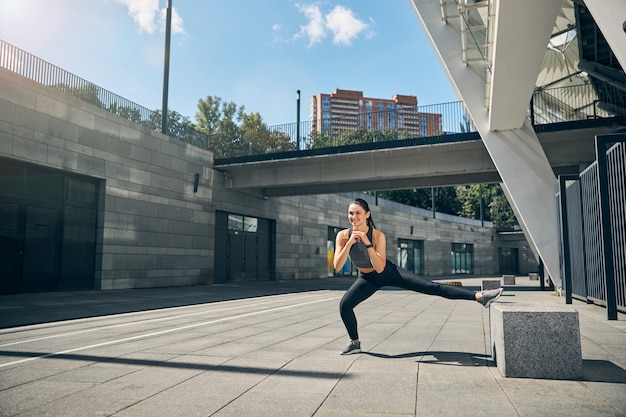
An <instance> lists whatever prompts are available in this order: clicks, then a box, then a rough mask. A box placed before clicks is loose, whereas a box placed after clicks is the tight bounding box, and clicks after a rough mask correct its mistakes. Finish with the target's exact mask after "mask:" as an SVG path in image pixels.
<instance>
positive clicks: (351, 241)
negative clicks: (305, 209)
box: [333, 198, 502, 355]
mask: <svg viewBox="0 0 626 417" xmlns="http://www.w3.org/2000/svg"><path fill="white" fill-rule="evenodd" d="M348 221H349V222H350V224H351V225H352V227H351V228H349V229H344V230H342V231H340V232H339V233H337V238H336V240H335V256H334V259H333V266H334V268H335V270H339V269H341V268H342V267H343V266H344V265H345V263H346V261H347V259H348V255H349V256H350V260H351V261H352V263H353V264H354V266H355V267H356V268H357V270H358V271H359V274H358V276H357V278H356V280H355V281H354V283H353V284H352V285H351V286H350V288H349V289H348V291H346V293H345V294H344V295H343V298H342V299H341V302H340V304H339V310H340V313H341V319H342V320H343V323H344V325H345V326H346V330H347V331H348V336H349V337H350V342H348V344H347V345H346V347H345V348H344V349H343V350H342V351H341V354H342V355H347V354H352V353H359V352H361V342H360V340H359V334H358V330H357V321H356V316H355V315H354V308H355V307H356V306H357V305H358V304H360V303H361V302H362V301H365V300H366V299H368V298H369V297H370V296H371V295H372V294H374V293H375V292H376V291H378V290H379V289H380V288H382V287H384V286H388V285H390V286H394V287H400V288H405V289H407V290H413V291H417V292H421V293H424V294H430V295H438V296H441V297H445V298H449V299H454V300H474V301H477V302H479V303H481V304H482V305H483V306H485V307H489V305H490V304H491V303H492V302H493V301H495V300H496V299H497V298H498V297H500V295H501V294H502V288H498V289H495V290H485V291H478V292H476V291H471V290H468V289H467V288H463V287H457V286H454V285H445V284H440V283H437V282H433V281H431V280H428V279H425V278H422V277H419V276H417V275H415V274H413V273H411V272H409V271H407V270H404V269H402V268H398V267H397V266H396V265H394V264H393V262H391V261H390V260H388V259H387V251H386V244H387V241H386V238H385V234H384V233H383V232H381V231H380V230H378V229H376V226H375V225H374V220H373V219H372V213H371V212H370V209H369V205H368V204H367V201H365V200H363V199H361V198H357V199H355V200H352V201H350V203H349V205H348Z"/></svg>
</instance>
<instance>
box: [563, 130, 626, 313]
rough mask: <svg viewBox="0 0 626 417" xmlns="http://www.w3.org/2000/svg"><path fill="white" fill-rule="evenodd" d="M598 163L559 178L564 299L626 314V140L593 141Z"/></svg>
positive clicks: (602, 138)
mask: <svg viewBox="0 0 626 417" xmlns="http://www.w3.org/2000/svg"><path fill="white" fill-rule="evenodd" d="M596 154H597V155H598V160H596V161H595V162H594V163H593V164H591V165H590V166H589V167H588V168H587V169H585V170H584V171H583V172H582V173H581V174H580V175H571V176H561V177H559V183H560V192H559V194H558V195H557V197H558V199H559V203H560V207H561V213H560V218H561V222H560V223H561V254H562V257H561V260H562V266H563V268H562V269H563V271H564V278H565V279H564V286H565V288H564V289H565V292H566V298H567V299H568V302H571V298H572V297H575V298H579V299H582V300H585V301H591V302H594V303H597V304H600V305H604V306H606V309H607V318H609V319H612V320H616V319H617V311H621V312H626V232H625V230H626V229H625V228H626V203H625V202H626V134H613V135H604V136H598V137H596Z"/></svg>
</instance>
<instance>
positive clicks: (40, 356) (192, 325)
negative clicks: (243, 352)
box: [0, 297, 339, 368]
mask: <svg viewBox="0 0 626 417" xmlns="http://www.w3.org/2000/svg"><path fill="white" fill-rule="evenodd" d="M337 298H339V297H330V298H324V299H321V300H314V301H307V302H304V303H297V304H290V305H287V306H281V307H274V308H269V309H266V310H259V311H253V312H251V313H244V314H238V315H235V316H228V317H222V318H220V319H215V320H210V321H205V322H202V323H194V324H189V325H186V326H182V327H176V328H173V329H167V330H161V331H158V332H153V333H148V334H143V335H138V336H132V337H126V338H123V339H117V340H110V341H108V342H102V343H96V344H94V345H89V346H81V347H77V348H74V349H67V350H63V351H59V352H53V353H47V354H45V355H39V356H33V357H31V358H26V359H20V360H17V361H13V362H7V363H3V364H0V368H4V367H7V366H12V365H19V364H21V363H25V362H30V361H34V360H37V359H43V358H49V357H51V356H58V355H64V354H67V353H73V352H79V351H81V350H86V349H93V348H98V347H102V346H108V345H113V344H116V343H124V342H129V341H131V340H137V339H143V338H148V337H153V336H160V335H163V334H167V333H172V332H177V331H181V330H186V329H190V328H194V327H201V326H206V325H209V324H215V323H219V322H222V321H228V320H236V319H241V318H244V317H250V316H257V315H259V314H265V313H271V312H274V311H280V310H287V309H290V308H295V307H301V306H304V305H308V304H315V303H321V302H325V301H330V300H336V299H337Z"/></svg>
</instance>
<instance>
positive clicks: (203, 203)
mask: <svg viewBox="0 0 626 417" xmlns="http://www.w3.org/2000/svg"><path fill="white" fill-rule="evenodd" d="M0 156H3V157H7V158H11V159H14V160H18V161H23V162H29V163H34V164H38V165H42V166H46V167H50V168H57V169H60V170H63V171H66V172H70V173H76V174H82V175H88V176H90V177H94V178H98V179H100V183H101V188H100V211H99V219H98V220H99V223H98V234H99V241H98V249H97V260H96V269H97V270H96V277H95V278H96V285H95V287H96V288H98V289H119V288H142V287H162V286H179V285H191V284H204V283H211V282H213V280H214V277H213V268H214V258H213V256H214V248H215V245H216V244H220V243H219V242H217V243H216V242H215V241H214V240H215V239H214V234H215V211H216V210H223V211H228V212H233V213H238V214H243V215H248V216H254V217H263V218H269V219H274V220H276V242H277V246H276V279H279V280H285V279H311V278H320V277H324V276H326V270H327V253H326V243H327V233H328V231H327V230H328V226H333V227H347V226H348V220H347V203H348V201H349V198H348V197H346V196H340V195H334V194H330V195H317V196H298V197H280V198H269V199H267V198H263V197H261V196H256V195H253V194H249V193H242V192H238V191H233V190H230V189H228V187H227V179H225V178H224V176H223V173H222V172H220V171H217V170H214V169H213V167H212V154H211V153H210V152H208V151H204V150H202V149H199V148H196V147H194V146H191V145H187V144H185V143H182V142H180V141H178V140H176V139H173V138H169V137H167V136H165V135H161V134H159V133H156V132H153V131H152V130H150V129H148V128H145V127H142V126H140V125H137V124H135V123H130V122H128V121H126V120H125V119H122V118H119V117H117V116H115V115H113V114H111V113H109V112H106V111H104V110H102V109H99V108H97V107H94V106H91V105H89V104H87V103H85V102H82V101H80V100H77V99H74V98H73V97H70V96H68V95H65V94H63V93H60V92H58V91H56V90H53V89H50V88H47V87H43V86H41V85H39V84H37V83H34V82H32V81H30V80H27V79H25V78H22V77H19V76H17V75H15V74H13V73H11V72H8V71H6V70H3V69H0ZM196 173H199V174H200V184H199V188H198V191H197V192H196V193H194V191H193V182H194V174H196ZM370 206H371V209H372V212H373V216H374V219H375V221H376V223H377V225H378V226H379V227H380V228H381V230H383V231H384V232H385V233H386V235H387V239H388V247H387V253H388V257H389V258H391V259H392V260H395V259H396V255H397V239H398V238H406V239H414V240H425V245H424V249H425V266H426V270H425V273H426V275H430V276H439V275H449V274H450V273H451V268H452V263H451V257H450V249H451V243H453V242H456V243H472V244H473V245H474V264H475V266H474V267H475V273H476V274H496V273H497V269H498V266H497V249H496V247H495V243H494V241H496V239H494V234H495V232H494V230H493V229H491V228H488V227H485V228H483V227H478V226H473V225H468V224H458V223H454V222H449V221H443V220H438V219H432V218H429V217H426V216H423V215H421V214H419V213H417V211H411V210H406V211H402V212H398V211H397V210H394V209H392V208H388V207H376V206H375V205H374V204H371V205H370ZM411 226H413V234H412V235H411V234H410V227H411Z"/></svg>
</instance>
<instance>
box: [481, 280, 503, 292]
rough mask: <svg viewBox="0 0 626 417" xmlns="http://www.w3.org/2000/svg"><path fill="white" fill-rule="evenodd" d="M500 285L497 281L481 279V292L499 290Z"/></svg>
mask: <svg viewBox="0 0 626 417" xmlns="http://www.w3.org/2000/svg"><path fill="white" fill-rule="evenodd" d="M501 286H502V284H501V283H500V280H499V279H483V280H482V282H481V283H480V289H481V290H483V291H484V290H495V289H496V288H500V287H501Z"/></svg>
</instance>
